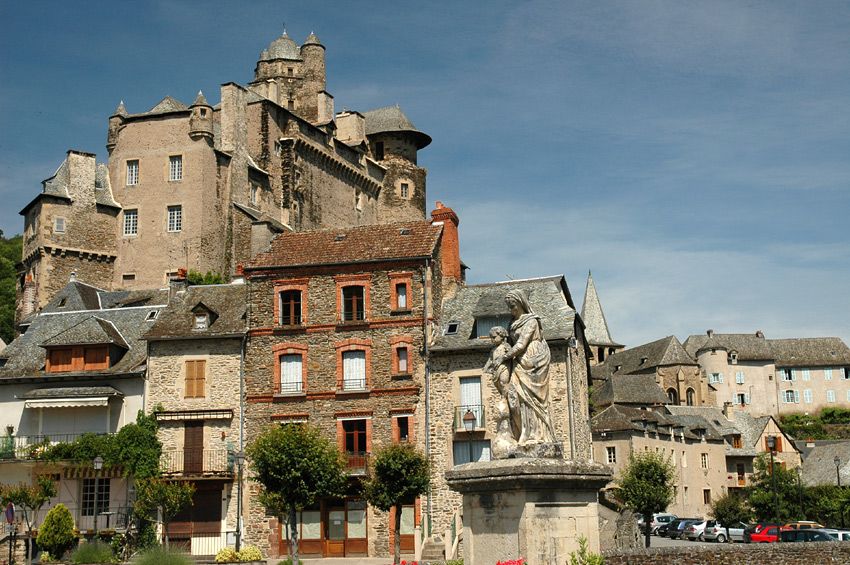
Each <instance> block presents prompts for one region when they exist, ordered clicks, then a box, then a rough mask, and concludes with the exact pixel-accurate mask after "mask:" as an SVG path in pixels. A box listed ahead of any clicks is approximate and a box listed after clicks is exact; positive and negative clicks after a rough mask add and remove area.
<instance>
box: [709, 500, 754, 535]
mask: <svg viewBox="0 0 850 565" xmlns="http://www.w3.org/2000/svg"><path fill="white" fill-rule="evenodd" d="M709 514H710V515H711V516H712V517H713V518H714V519H715V520H717V521H718V522H720V525H721V526H725V527H726V541H728V542H729V543H731V542H732V538H731V537H729V525H730V524H735V523H736V522H745V523H746V522H749V521H750V517H751V514H752V513H751V512H750V509H749V508H748V507H747V503H746V501H745V500H744V499H743V498H742V497H741V496H740V495H739V494H738V493H736V492H726V494H724V495H723V496H721V497H720V498H717V499H715V500H714V501H712V503H711V511H710V513H709Z"/></svg>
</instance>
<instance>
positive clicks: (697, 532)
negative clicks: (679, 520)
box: [681, 520, 715, 541]
mask: <svg viewBox="0 0 850 565" xmlns="http://www.w3.org/2000/svg"><path fill="white" fill-rule="evenodd" d="M714 523H715V521H714V520H701V521H699V522H691V523H690V524H688V525H687V526H685V529H684V531H683V532H682V536H681V537H683V538H688V539H689V540H691V541H695V540H699V541H703V540H704V539H705V538H704V537H703V533H704V532H705V529H706V528H707V527H708V524H712V525H713V524H714Z"/></svg>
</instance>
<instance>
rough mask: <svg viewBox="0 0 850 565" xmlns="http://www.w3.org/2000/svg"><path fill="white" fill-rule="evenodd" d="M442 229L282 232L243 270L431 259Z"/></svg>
mask: <svg viewBox="0 0 850 565" xmlns="http://www.w3.org/2000/svg"><path fill="white" fill-rule="evenodd" d="M442 229H443V227H442V226H440V225H436V226H435V225H432V224H431V223H430V222H428V221H421V222H403V223H398V224H386V225H373V226H361V227H355V228H345V229H338V230H320V231H307V232H299V233H282V234H280V235H278V236H277V237H276V238H275V239H274V240H273V241H272V243H271V246H270V247H269V249H268V250H267V251H264V252H262V253H259V254H258V255H257V256H256V257H255V258H254V260H253V261H252V262H251V263H249V264H248V265H247V266H246V267H245V269H262V268H268V267H294V266H301V265H327V264H335V263H359V262H366V261H383V260H393V259H409V258H414V257H432V256H433V254H434V250H435V248H436V245H437V241H438V239H439V238H440V234H441V233H442ZM406 230H410V232H409V233H408V234H405V235H402V234H403V231H406Z"/></svg>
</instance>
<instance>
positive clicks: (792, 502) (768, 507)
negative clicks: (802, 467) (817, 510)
mask: <svg viewBox="0 0 850 565" xmlns="http://www.w3.org/2000/svg"><path fill="white" fill-rule="evenodd" d="M753 466H754V467H755V473H753V478H752V483H751V484H750V486H748V487H747V502H748V503H749V505H750V508H752V509H753V517H754V518H755V519H756V520H758V521H760V522H774V521H775V520H776V507H777V506H779V521H780V523H782V524H784V523H785V522H789V521H791V520H794V519H797V514H798V513H799V511H800V508H799V504H798V502H797V501H798V500H799V490H798V487H797V473H796V472H795V471H794V470H793V469H784V468H783V467H782V465H780V463H779V462H778V461H777V462H775V464H774V466H773V467H774V468H773V470H772V471H771V468H770V456H769V455H767V454H765V453H762V454H760V455H759V456H758V457H756V459H755V461H753ZM774 472H775V473H776V495H775V497H774V492H773V476H772V473H774Z"/></svg>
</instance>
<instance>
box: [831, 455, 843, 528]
mask: <svg viewBox="0 0 850 565" xmlns="http://www.w3.org/2000/svg"><path fill="white" fill-rule="evenodd" d="M832 461H833V462H834V463H835V479H836V482H837V483H838V489H839V490H840V489H841V473H840V472H839V470H840V469H841V457H839V456H838V455H836V456H835V459H833V460H832ZM838 511H839V512H840V513H841V529H842V530H843V529H844V509H843V508H842V507H841V505H839V506H838Z"/></svg>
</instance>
